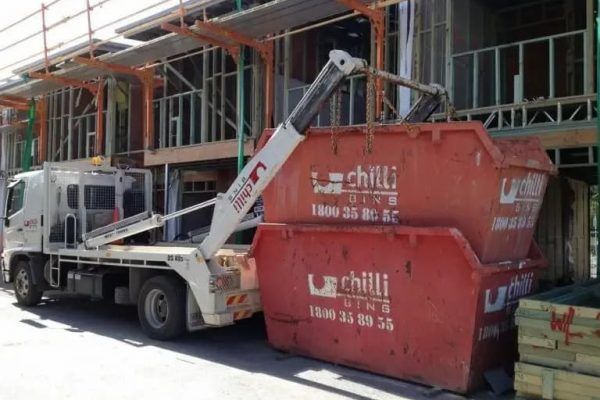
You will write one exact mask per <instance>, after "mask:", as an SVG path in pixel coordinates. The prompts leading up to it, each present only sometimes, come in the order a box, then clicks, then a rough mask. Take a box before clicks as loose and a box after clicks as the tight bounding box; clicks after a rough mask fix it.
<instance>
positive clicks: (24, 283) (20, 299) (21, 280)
mask: <svg viewBox="0 0 600 400" xmlns="http://www.w3.org/2000/svg"><path fill="white" fill-rule="evenodd" d="M14 277H15V279H14V287H15V297H16V298H17V303H19V304H20V305H22V306H26V307H31V306H35V305H37V304H38V303H39V302H40V300H42V294H43V293H44V292H43V290H41V289H40V288H39V285H36V284H34V283H33V273H32V271H31V265H29V262H28V261H24V260H23V261H19V262H18V263H17V267H16V268H15V274H14Z"/></svg>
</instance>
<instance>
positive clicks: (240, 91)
mask: <svg viewBox="0 0 600 400" xmlns="http://www.w3.org/2000/svg"><path fill="white" fill-rule="evenodd" d="M235 3H236V8H237V10H238V11H242V0H235ZM237 70H238V73H237V109H238V110H237V111H238V118H237V120H238V121H237V125H238V127H237V136H238V149H237V150H238V155H237V172H238V174H239V173H240V172H242V169H244V115H245V112H244V108H245V104H244V103H245V101H244V100H245V98H244V97H245V93H244V46H240V57H239V60H238V63H237ZM223 73H225V71H223ZM221 95H222V96H225V93H222V94H221Z"/></svg>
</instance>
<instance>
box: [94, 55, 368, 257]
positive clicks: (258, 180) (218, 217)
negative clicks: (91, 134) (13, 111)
mask: <svg viewBox="0 0 600 400" xmlns="http://www.w3.org/2000/svg"><path fill="white" fill-rule="evenodd" d="M366 65H367V63H366V61H364V60H361V59H358V58H353V57H351V56H350V55H349V54H348V53H346V52H344V51H341V50H333V51H331V52H330V53H329V61H328V62H327V64H326V65H325V67H323V69H322V70H321V72H320V73H319V75H318V76H317V78H316V79H315V81H314V82H313V84H312V85H311V86H310V88H309V89H308V91H307V92H306V94H305V95H304V97H302V99H301V100H300V103H298V105H297V106H296V108H295V109H294V111H292V113H291V114H290V116H289V118H288V119H287V120H286V121H285V122H284V123H283V124H281V125H279V127H278V128H277V129H276V130H275V133H273V136H272V137H271V138H270V139H269V141H268V142H267V144H266V145H265V146H264V147H263V148H262V149H261V150H260V151H259V152H258V153H256V155H255V156H254V157H253V158H252V159H251V160H250V161H249V162H248V164H247V165H246V166H245V167H244V169H243V170H242V171H241V172H240V174H239V175H238V177H237V179H236V180H235V181H234V182H233V184H232V185H231V187H230V188H229V190H228V191H227V193H225V194H219V195H218V196H217V198H216V199H212V200H208V201H206V202H204V203H200V204H196V205H193V206H191V207H188V208H185V209H183V210H179V211H176V212H174V213H171V214H167V215H164V216H162V215H158V214H151V213H146V212H145V213H141V214H138V215H134V216H132V217H130V218H127V219H124V220H121V221H118V222H115V223H113V224H110V225H107V226H105V227H102V228H99V229H96V230H94V231H92V232H88V233H87V234H85V235H84V236H83V245H84V246H85V248H88V249H90V248H96V247H99V246H102V245H105V244H108V243H111V242H114V241H115V240H119V239H123V238H126V237H129V236H132V235H135V234H138V233H140V232H144V231H147V230H150V229H154V228H158V227H161V226H163V225H164V223H165V221H168V220H169V219H173V218H177V217H180V216H182V215H185V214H188V213H190V212H194V211H197V210H200V209H202V208H204V207H208V206H211V205H213V204H214V205H215V210H214V213H213V219H212V223H211V226H210V231H209V233H208V236H206V238H205V239H204V240H203V241H202V243H201V244H200V246H198V250H199V251H200V252H201V254H202V256H203V257H204V259H206V260H209V259H211V258H212V257H213V256H214V255H215V254H216V252H217V251H218V250H219V249H220V248H221V246H223V244H224V243H225V241H226V240H227V238H228V237H229V236H230V235H231V234H232V233H233V232H234V231H235V230H236V229H237V228H238V224H239V223H240V222H241V221H242V219H243V218H244V217H245V215H246V213H247V212H248V210H249V209H250V207H252V205H253V204H254V202H255V201H256V199H257V198H258V197H259V196H260V194H261V193H262V192H263V190H264V189H265V187H266V186H267V184H268V183H269V182H270V181H271V179H273V177H274V176H275V174H277V172H278V171H279V170H280V169H281V167H282V166H283V164H284V163H285V161H286V160H287V159H288V157H289V156H290V154H291V153H292V151H294V149H295V148H296V146H298V144H299V143H300V142H302V141H303V140H304V133H305V132H306V130H307V129H308V127H309V125H310V123H311V121H312V120H313V119H314V118H315V117H316V116H317V113H318V112H319V109H320V108H321V107H322V106H323V105H324V104H325V103H326V102H327V101H328V100H329V98H330V97H331V95H332V94H333V92H334V91H335V90H337V88H338V87H339V85H340V84H341V83H342V82H343V81H344V79H345V78H346V77H348V76H349V75H351V74H353V73H356V72H358V71H360V70H361V69H362V68H365V67H366Z"/></svg>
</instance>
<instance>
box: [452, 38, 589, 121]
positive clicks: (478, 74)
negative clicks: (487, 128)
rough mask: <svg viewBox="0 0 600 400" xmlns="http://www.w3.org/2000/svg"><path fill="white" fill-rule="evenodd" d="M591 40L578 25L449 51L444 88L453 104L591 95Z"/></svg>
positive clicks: (470, 105) (465, 105) (468, 106)
mask: <svg viewBox="0 0 600 400" xmlns="http://www.w3.org/2000/svg"><path fill="white" fill-rule="evenodd" d="M589 40H590V39H589V37H588V35H587V31H585V30H578V31H572V32H566V33H561V34H557V35H551V36H545V37H540V38H535V39H530V40H524V41H520V42H514V43H508V44H503V45H500V46H493V47H487V48H483V49H477V50H472V51H467V52H463V53H458V54H454V55H452V59H451V60H450V61H451V62H450V71H449V73H450V77H449V80H448V81H449V82H450V85H449V88H448V89H449V92H450V94H451V96H452V99H453V101H454V103H455V106H456V108H457V109H459V110H465V109H477V108H480V107H489V106H493V105H495V106H499V105H504V104H520V103H522V102H524V101H539V100H545V99H554V98H558V97H573V96H583V95H586V94H591V92H593V88H591V77H592V74H593V71H592V69H593V63H591V62H590V61H591V60H592V59H591V57H592V55H591V54H589V52H590V50H589V43H588V41H589ZM533 71H535V72H533ZM533 73H535V76H528V74H533Z"/></svg>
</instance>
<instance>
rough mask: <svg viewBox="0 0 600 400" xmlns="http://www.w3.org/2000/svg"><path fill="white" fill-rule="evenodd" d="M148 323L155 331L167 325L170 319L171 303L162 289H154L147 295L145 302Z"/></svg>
mask: <svg viewBox="0 0 600 400" xmlns="http://www.w3.org/2000/svg"><path fill="white" fill-rule="evenodd" d="M144 311H145V314H146V321H148V323H149V324H150V326H151V327H152V328H154V329H160V328H162V327H163V326H165V324H166V323H167V319H168V318H169V303H168V301H167V296H166V294H165V292H163V291H162V290H160V289H152V290H151V291H150V292H148V295H146V300H145V301H144Z"/></svg>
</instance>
